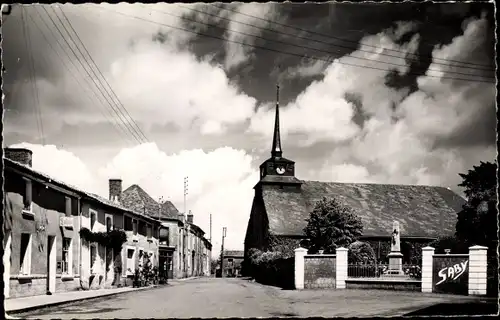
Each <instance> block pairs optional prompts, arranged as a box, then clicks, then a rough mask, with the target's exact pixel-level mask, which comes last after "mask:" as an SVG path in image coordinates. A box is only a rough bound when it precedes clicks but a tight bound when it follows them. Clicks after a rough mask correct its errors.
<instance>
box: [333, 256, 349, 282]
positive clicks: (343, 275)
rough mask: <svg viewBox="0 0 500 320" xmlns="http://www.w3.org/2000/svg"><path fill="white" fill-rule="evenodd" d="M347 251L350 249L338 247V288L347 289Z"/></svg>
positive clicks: (336, 259)
mask: <svg viewBox="0 0 500 320" xmlns="http://www.w3.org/2000/svg"><path fill="white" fill-rule="evenodd" d="M347 251H348V249H346V248H343V247H340V248H337V249H336V251H335V253H336V258H335V264H336V265H335V272H336V273H337V274H336V275H335V288H336V289H345V288H346V284H345V281H346V280H347Z"/></svg>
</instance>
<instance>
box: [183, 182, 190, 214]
mask: <svg viewBox="0 0 500 320" xmlns="http://www.w3.org/2000/svg"><path fill="white" fill-rule="evenodd" d="M188 184H189V181H188V177H184V215H186V212H187V211H186V196H187V195H188V190H189V188H188V187H189V185H188Z"/></svg>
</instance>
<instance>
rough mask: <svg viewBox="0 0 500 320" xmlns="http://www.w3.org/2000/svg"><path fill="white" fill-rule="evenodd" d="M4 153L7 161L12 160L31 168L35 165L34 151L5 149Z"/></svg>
mask: <svg viewBox="0 0 500 320" xmlns="http://www.w3.org/2000/svg"><path fill="white" fill-rule="evenodd" d="M3 152H4V157H5V158H6V159H10V160H12V161H15V162H18V163H20V164H23V165H25V166H28V167H31V166H32V164H33V151H31V150H28V149H24V148H5V149H3Z"/></svg>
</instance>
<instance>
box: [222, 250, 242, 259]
mask: <svg viewBox="0 0 500 320" xmlns="http://www.w3.org/2000/svg"><path fill="white" fill-rule="evenodd" d="M244 256H245V254H244V252H243V250H224V257H225V258H226V257H236V258H238V257H241V258H243V257H244Z"/></svg>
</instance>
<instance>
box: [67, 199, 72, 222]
mask: <svg viewBox="0 0 500 320" xmlns="http://www.w3.org/2000/svg"><path fill="white" fill-rule="evenodd" d="M66 217H71V198H70V197H66Z"/></svg>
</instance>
